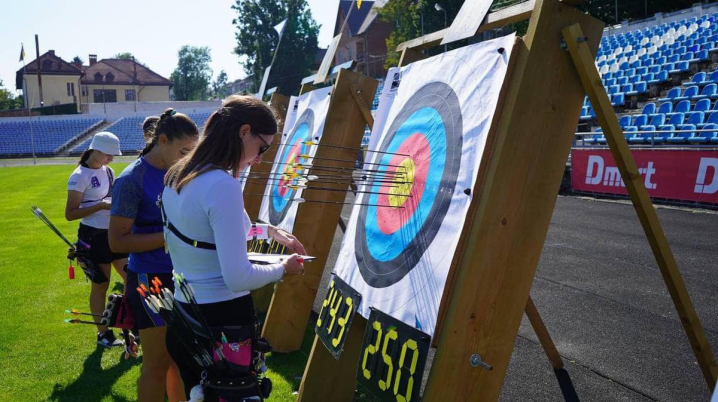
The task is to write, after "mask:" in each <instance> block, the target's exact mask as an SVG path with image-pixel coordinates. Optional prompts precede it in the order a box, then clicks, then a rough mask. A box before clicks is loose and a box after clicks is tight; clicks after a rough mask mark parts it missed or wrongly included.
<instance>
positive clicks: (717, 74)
mask: <svg viewBox="0 0 718 402" xmlns="http://www.w3.org/2000/svg"><path fill="white" fill-rule="evenodd" d="M716 82H718V70H716V71H713V72H712V73H710V75H709V76H708V78H706V79H705V80H703V81H701V82H700V85H708V84H712V83H716Z"/></svg>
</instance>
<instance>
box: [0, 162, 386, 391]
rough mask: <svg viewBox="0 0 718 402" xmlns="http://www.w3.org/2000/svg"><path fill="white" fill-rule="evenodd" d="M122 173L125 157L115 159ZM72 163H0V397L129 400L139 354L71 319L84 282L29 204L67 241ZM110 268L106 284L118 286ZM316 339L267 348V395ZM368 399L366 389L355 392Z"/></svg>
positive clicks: (292, 376)
mask: <svg viewBox="0 0 718 402" xmlns="http://www.w3.org/2000/svg"><path fill="white" fill-rule="evenodd" d="M112 167H113V168H114V169H115V171H116V172H117V173H118V174H119V172H121V171H122V169H123V168H124V167H125V164H119V163H118V164H113V165H112ZM73 168H74V167H73V166H72V165H60V166H25V167H6V168H0V183H1V184H2V193H0V225H2V226H3V229H2V237H1V239H2V241H0V272H2V278H1V279H0V353H2V359H0V395H2V397H0V399H2V400H3V401H45V400H49V401H134V400H136V399H137V398H136V395H137V393H136V382H137V379H138V377H139V373H140V365H141V363H142V358H141V357H140V358H139V359H130V360H124V358H123V352H122V349H121V348H115V349H112V350H107V349H104V348H96V345H95V333H96V332H95V331H96V330H95V328H94V326H90V325H70V324H66V323H64V322H63V319H65V318H68V317H67V314H65V313H64V310H65V309H68V308H76V309H78V310H81V311H88V310H89V307H88V300H87V299H88V296H89V289H90V286H89V283H88V282H86V280H85V278H84V275H83V273H82V271H81V270H80V269H79V268H77V269H76V279H75V280H69V279H68V272H67V265H68V264H67V262H68V261H67V259H66V252H67V247H66V246H65V244H64V243H63V242H62V241H61V240H60V239H59V238H57V237H56V236H55V235H54V234H53V233H52V232H51V231H50V230H49V229H48V228H47V227H46V226H45V225H44V224H43V223H42V222H40V220H39V219H37V218H36V217H35V216H33V214H32V212H31V211H30V206H31V205H37V206H38V207H40V209H42V211H43V212H44V213H45V215H47V217H48V218H50V220H51V221H52V222H53V223H54V224H55V225H56V226H57V227H58V228H59V229H60V231H61V232H62V233H64V234H65V237H67V238H68V239H69V240H70V241H75V240H76V231H77V225H78V223H77V222H67V221H65V219H64V213H63V211H64V206H65V197H66V192H67V187H66V185H67V184H66V183H67V178H68V177H69V175H70V173H71V172H72V170H73ZM117 279H119V277H117V276H116V273H115V276H113V278H112V280H113V285H114V286H110V289H111V290H113V288H114V291H115V292H118V293H119V292H121V291H122V283H121V282H117ZM312 339H313V331H312V326H311V325H310V326H309V327H308V329H307V335H306V336H305V339H304V345H303V348H302V350H300V351H298V352H295V353H291V354H287V355H278V354H275V355H273V356H270V357H269V359H268V361H267V365H268V366H269V368H270V371H269V377H270V378H271V379H272V382H273V383H274V391H273V393H272V396H271V398H270V400H273V401H293V400H295V399H296V396H295V395H294V394H293V393H294V392H295V391H296V390H297V389H298V387H299V382H300V379H301V376H302V373H303V371H304V366H305V364H306V359H307V356H308V353H309V349H310V348H311V342H312ZM367 399H372V398H371V397H369V396H368V395H366V394H365V393H364V392H360V393H359V394H358V395H357V400H367Z"/></svg>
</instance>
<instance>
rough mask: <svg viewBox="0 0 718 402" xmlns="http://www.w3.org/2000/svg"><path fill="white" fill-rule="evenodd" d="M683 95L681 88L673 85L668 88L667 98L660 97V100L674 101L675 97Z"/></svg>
mask: <svg viewBox="0 0 718 402" xmlns="http://www.w3.org/2000/svg"><path fill="white" fill-rule="evenodd" d="M679 96H681V88H680V87H673V88H671V89H669V90H668V93H667V94H666V97H665V98H661V99H658V102H672V101H673V100H675V98H677V97H679Z"/></svg>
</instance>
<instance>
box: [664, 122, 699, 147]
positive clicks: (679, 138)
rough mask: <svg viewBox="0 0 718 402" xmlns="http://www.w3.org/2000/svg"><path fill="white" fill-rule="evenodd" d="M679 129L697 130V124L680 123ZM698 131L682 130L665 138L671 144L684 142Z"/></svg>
mask: <svg viewBox="0 0 718 402" xmlns="http://www.w3.org/2000/svg"><path fill="white" fill-rule="evenodd" d="M676 129H677V130H679V131H687V130H695V129H696V126H695V125H694V124H679V125H678V126H677V127H676ZM695 136H696V132H695V131H690V132H680V133H673V134H672V135H671V136H670V137H667V138H666V139H665V140H666V142H668V143H669V144H683V143H686V142H688V138H690V137H695Z"/></svg>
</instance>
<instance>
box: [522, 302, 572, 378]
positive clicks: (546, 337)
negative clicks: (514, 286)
mask: <svg viewBox="0 0 718 402" xmlns="http://www.w3.org/2000/svg"><path fill="white" fill-rule="evenodd" d="M525 312H526V317H528V319H529V322H531V327H532V328H533V329H534V332H535V333H536V336H537V337H538V340H539V342H540V343H541V347H543V351H544V352H546V357H548V360H549V361H550V362H551V366H553V368H554V370H558V369H562V368H563V360H561V355H559V354H558V350H557V349H556V345H555V344H554V343H553V339H551V335H550V334H549V333H548V329H546V326H545V325H544V323H543V320H542V319H541V315H539V312H538V310H537V309H536V305H535V304H534V301H533V300H532V299H531V296H529V299H528V301H526V311H525Z"/></svg>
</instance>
